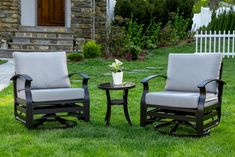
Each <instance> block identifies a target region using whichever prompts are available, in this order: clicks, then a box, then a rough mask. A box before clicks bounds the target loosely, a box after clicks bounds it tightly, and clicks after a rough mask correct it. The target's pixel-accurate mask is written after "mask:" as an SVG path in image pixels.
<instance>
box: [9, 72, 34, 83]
mask: <svg viewBox="0 0 235 157" xmlns="http://www.w3.org/2000/svg"><path fill="white" fill-rule="evenodd" d="M18 78H22V79H24V80H25V81H30V82H31V81H33V79H32V78H31V77H30V76H29V75H26V74H15V75H14V76H12V77H11V80H13V81H14V80H16V79H18Z"/></svg>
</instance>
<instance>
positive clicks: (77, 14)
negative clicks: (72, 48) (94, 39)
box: [71, 0, 92, 39]
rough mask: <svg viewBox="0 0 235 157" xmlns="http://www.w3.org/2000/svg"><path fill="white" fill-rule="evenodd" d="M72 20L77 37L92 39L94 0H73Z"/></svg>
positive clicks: (72, 26)
mask: <svg viewBox="0 0 235 157" xmlns="http://www.w3.org/2000/svg"><path fill="white" fill-rule="evenodd" d="M71 22H72V23H71V28H72V31H73V32H74V33H75V37H76V38H85V39H91V36H92V0H72V17H71Z"/></svg>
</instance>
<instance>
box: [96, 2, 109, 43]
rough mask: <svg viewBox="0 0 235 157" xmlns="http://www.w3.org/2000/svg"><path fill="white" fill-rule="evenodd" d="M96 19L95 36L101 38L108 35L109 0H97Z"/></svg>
mask: <svg viewBox="0 0 235 157" xmlns="http://www.w3.org/2000/svg"><path fill="white" fill-rule="evenodd" d="M95 1H96V2H95V4H96V6H95V10H96V21H95V38H96V39H100V38H102V37H101V36H103V37H104V36H106V24H107V23H106V22H107V0H95Z"/></svg>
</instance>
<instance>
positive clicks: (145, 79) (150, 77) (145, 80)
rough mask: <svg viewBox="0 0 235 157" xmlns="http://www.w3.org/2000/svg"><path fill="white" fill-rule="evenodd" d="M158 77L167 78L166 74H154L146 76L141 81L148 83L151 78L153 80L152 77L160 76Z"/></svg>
mask: <svg viewBox="0 0 235 157" xmlns="http://www.w3.org/2000/svg"><path fill="white" fill-rule="evenodd" d="M158 77H162V78H165V79H166V78H167V77H166V76H164V75H152V76H148V77H146V78H144V79H143V80H142V81H141V83H148V81H150V80H152V79H154V78H158Z"/></svg>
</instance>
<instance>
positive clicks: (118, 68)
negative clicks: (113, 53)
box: [109, 59, 123, 72]
mask: <svg viewBox="0 0 235 157" xmlns="http://www.w3.org/2000/svg"><path fill="white" fill-rule="evenodd" d="M122 65H123V63H122V62H121V61H119V60H118V59H115V62H113V63H112V64H111V65H109V67H110V69H111V71H113V72H121V71H122V70H123V67H122Z"/></svg>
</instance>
